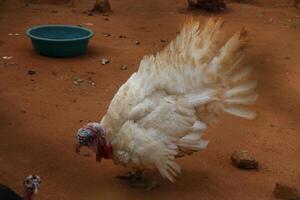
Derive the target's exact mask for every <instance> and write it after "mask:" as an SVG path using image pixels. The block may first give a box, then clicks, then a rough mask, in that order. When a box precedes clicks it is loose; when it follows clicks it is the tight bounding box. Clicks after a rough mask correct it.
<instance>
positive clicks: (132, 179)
mask: <svg viewBox="0 0 300 200" xmlns="http://www.w3.org/2000/svg"><path fill="white" fill-rule="evenodd" d="M117 178H118V179H121V180H125V181H128V182H129V185H130V186H131V187H133V188H142V189H146V190H153V189H154V188H156V187H158V186H159V183H158V182H156V181H148V180H145V179H144V178H143V176H142V173H141V172H136V173H133V172H129V173H128V174H127V175H125V176H117Z"/></svg>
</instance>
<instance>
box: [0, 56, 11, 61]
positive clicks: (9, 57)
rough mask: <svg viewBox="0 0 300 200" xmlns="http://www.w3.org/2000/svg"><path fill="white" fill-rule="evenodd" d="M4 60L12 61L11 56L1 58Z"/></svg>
mask: <svg viewBox="0 0 300 200" xmlns="http://www.w3.org/2000/svg"><path fill="white" fill-rule="evenodd" d="M2 58H3V59H4V60H10V59H12V58H13V57H12V56H3V57H2Z"/></svg>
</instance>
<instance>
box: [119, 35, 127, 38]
mask: <svg viewBox="0 0 300 200" xmlns="http://www.w3.org/2000/svg"><path fill="white" fill-rule="evenodd" d="M119 38H127V37H126V35H119Z"/></svg>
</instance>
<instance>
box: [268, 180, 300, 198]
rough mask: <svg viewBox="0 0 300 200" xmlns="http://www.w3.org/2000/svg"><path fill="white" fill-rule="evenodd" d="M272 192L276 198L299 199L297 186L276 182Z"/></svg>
mask: <svg viewBox="0 0 300 200" xmlns="http://www.w3.org/2000/svg"><path fill="white" fill-rule="evenodd" d="M273 194H274V197H276V198H278V199H285V200H299V199H300V193H299V191H298V190H297V188H295V187H293V186H290V185H287V184H283V183H276V186H275V189H274V191H273Z"/></svg>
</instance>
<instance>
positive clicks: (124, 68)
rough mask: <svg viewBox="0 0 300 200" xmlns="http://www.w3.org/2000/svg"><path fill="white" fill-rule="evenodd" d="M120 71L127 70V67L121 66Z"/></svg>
mask: <svg viewBox="0 0 300 200" xmlns="http://www.w3.org/2000/svg"><path fill="white" fill-rule="evenodd" d="M120 69H121V70H126V69H128V66H127V65H121V67H120Z"/></svg>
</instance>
